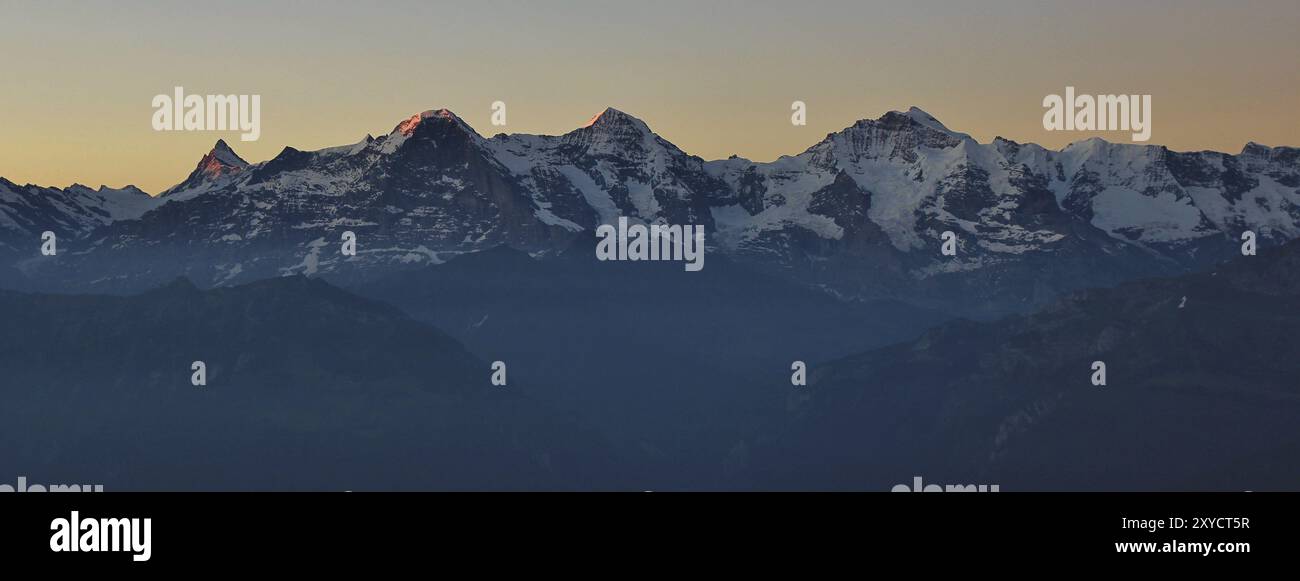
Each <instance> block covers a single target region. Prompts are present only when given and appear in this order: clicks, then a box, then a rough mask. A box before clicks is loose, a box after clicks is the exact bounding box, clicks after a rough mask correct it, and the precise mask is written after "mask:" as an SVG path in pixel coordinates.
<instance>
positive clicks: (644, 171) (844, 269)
mask: <svg viewBox="0 0 1300 581" xmlns="http://www.w3.org/2000/svg"><path fill="white" fill-rule="evenodd" d="M1298 186H1300V150H1298V149H1296V148H1292V147H1266V146H1262V145H1258V144H1255V143H1250V144H1248V145H1247V146H1246V147H1245V148H1243V149H1242V151H1241V152H1240V153H1237V154H1228V153H1219V152H1175V151H1171V150H1169V149H1168V148H1166V147H1164V146H1159V145H1137V144H1125V143H1111V142H1107V141H1105V140H1102V139H1098V138H1091V139H1087V140H1082V141H1078V142H1075V143H1072V144H1070V145H1069V146H1067V147H1065V148H1063V149H1060V150H1048V149H1046V148H1043V147H1041V146H1038V145H1035V144H1032V143H1027V144H1021V143H1017V142H1014V141H1010V140H1007V139H1004V138H997V139H995V140H994V141H993V142H990V143H979V142H978V141H976V140H975V139H974V138H973V137H971V136H970V135H969V134H966V133H962V132H960V131H956V130H953V129H950V128H949V127H948V126H946V125H945V124H944V123H943V122H941V121H939V120H938V119H936V118H935V117H934V116H932V115H930V114H929V113H927V112H925V111H922V110H921V109H918V108H915V107H913V108H910V109H908V110H907V111H891V112H888V113H886V114H884V115H882V116H880V117H879V118H877V119H863V120H860V121H858V122H855V123H854V124H852V125H851V126H849V127H846V128H843V129H841V130H839V131H836V132H832V133H829V134H827V135H826V136H825V138H823V139H822V140H821V141H819V142H818V143H816V144H814V145H812V146H811V147H808V148H807V149H805V150H804V151H802V152H800V153H793V152H792V154H791V155H786V156H782V157H781V158H779V159H777V160H776V161H773V162H755V161H751V160H747V159H744V158H740V157H734V156H733V157H731V158H727V159H722V160H709V161H706V160H704V159H702V158H700V157H698V156H695V155H691V154H690V153H689V152H686V151H683V150H682V149H681V148H679V147H678V146H676V145H675V144H673V143H671V142H670V141H668V140H666V139H664V138H663V137H662V136H660V135H659V134H657V133H656V132H654V131H653V130H652V129H651V128H650V126H649V125H648V124H646V123H645V122H644V121H642V120H641V119H639V118H637V117H635V116H633V115H630V114H628V113H625V112H623V111H620V110H618V109H614V108H607V109H605V110H604V111H602V112H601V113H599V114H597V115H595V116H593V117H592V118H591V119H590V121H588V123H586V124H584V125H583V126H580V127H577V128H575V129H573V130H571V131H569V132H567V133H564V134H561V135H525V134H496V135H493V136H491V137H486V136H484V135H482V134H480V133H479V132H478V131H477V130H476V129H475V128H474V127H472V126H471V125H470V124H469V123H467V122H466V121H465V120H464V119H463V118H461V117H460V116H459V115H457V114H455V113H453V112H451V111H449V110H447V109H436V110H428V111H425V112H423V113H418V114H414V115H411V116H409V117H407V118H404V119H402V120H400V121H399V122H397V123H395V125H394V126H393V128H392V129H391V130H390V131H388V132H387V133H383V132H381V133H380V134H379V136H378V137H375V136H373V135H366V136H365V137H364V138H360V139H358V140H356V141H355V142H352V143H348V144H343V145H338V146H334V147H328V148H325V149H319V150H314V151H304V150H299V149H296V148H294V147H285V148H284V149H282V150H281V151H280V153H279V154H278V155H276V156H275V157H274V158H272V159H270V160H266V161H261V162H257V163H248V162H247V161H246V160H245V159H244V158H243V157H241V156H240V155H239V154H238V153H237V152H236V151H235V147H233V146H231V145H230V144H229V143H228V142H226V141H225V140H220V141H218V142H217V144H216V145H215V146H214V147H213V149H212V150H211V151H210V152H209V153H207V154H206V155H204V156H203V157H202V158H201V159H200V161H199V162H198V163H197V164H196V165H195V167H194V170H193V171H192V172H191V174H190V175H189V176H187V177H186V178H185V179H183V180H182V181H180V182H179V183H178V184H177V185H175V186H173V187H171V188H168V189H167V190H166V191H164V192H163V194H162V195H160V196H157V197H147V196H145V195H144V194H143V193H141V192H140V191H139V190H138V189H134V188H127V189H124V190H121V191H118V190H111V189H108V188H101V189H99V190H91V189H89V188H85V187H82V186H74V187H71V188H67V189H58V188H44V187H40V186H32V185H28V186H18V185H16V184H14V183H12V182H9V181H0V250H3V251H4V252H3V254H4V258H5V262H6V264H7V265H10V266H11V267H12V268H13V269H16V270H17V271H18V272H20V273H21V276H17V277H10V278H11V279H12V280H8V281H7V285H6V286H8V287H10V288H30V289H33V290H45V291H51V292H77V291H90V292H121V291H127V292H135V291H139V290H143V289H146V288H150V287H152V286H156V285H158V284H161V283H163V282H166V281H168V280H170V279H171V278H174V277H176V276H186V277H189V278H191V279H192V280H193V281H194V282H195V283H196V284H198V285H200V286H203V287H208V286H224V285H232V284H239V283H242V282H248V281H252V280H257V279H260V278H267V277H273V276H283V275H288V274H306V275H315V276H326V277H328V278H330V279H332V280H334V281H336V282H340V283H342V284H345V285H346V284H356V283H361V282H363V281H366V280H372V279H373V278H374V277H376V276H382V275H383V274H385V273H387V272H391V271H394V270H408V269H412V268H418V267H420V266H422V265H428V264H439V263H443V262H446V261H447V260H448V259H450V258H452V257H454V256H457V255H461V254H464V253H467V252H475V251H481V250H485V249H489V248H492V247H495V246H499V245H506V246H510V247H513V248H516V249H519V250H522V251H525V252H527V253H529V254H531V255H533V256H535V257H539V258H545V257H547V256H553V255H556V254H557V253H560V252H564V251H566V250H568V249H570V248H571V247H572V246H573V244H574V243H575V241H578V240H579V239H581V238H583V237H584V236H588V235H590V233H591V232H592V231H594V230H595V228H596V226H598V225H600V224H611V223H614V222H615V221H616V220H617V219H618V218H620V217H626V218H628V219H630V220H631V221H633V222H639V223H646V224H649V223H669V224H683V225H685V224H698V225H701V226H703V227H704V228H705V231H706V232H707V240H706V243H707V245H708V246H709V248H710V249H711V251H713V252H721V253H723V254H725V255H729V256H732V257H733V258H734V259H736V260H737V261H739V262H742V263H746V264H748V265H750V266H751V267H753V268H755V269H757V270H760V271H765V272H768V273H769V274H774V275H777V276H781V277H784V278H787V279H791V280H795V281H798V282H799V283H800V284H804V285H807V286H811V287H814V288H820V289H823V290H825V291H827V292H830V293H833V294H835V295H837V296H839V297H841V298H844V299H848V300H859V299H860V300H878V299H902V300H907V301H909V302H913V303H916V304H918V305H921V306H925V307H929V308H939V309H941V310H945V311H948V312H952V313H957V314H964V315H968V316H976V317H984V316H996V315H998V314H1002V313H1006V312H1023V311H1025V310H1027V309H1032V308H1034V307H1036V306H1041V305H1042V304H1045V303H1046V302H1048V301H1050V300H1051V299H1052V298H1054V297H1055V296H1058V295H1059V294H1061V293H1063V292H1068V291H1071V290H1075V289H1079V288H1087V287H1093V286H1106V285H1110V284H1114V283H1116V282H1121V281H1124V280H1129V279H1132V278H1134V277H1136V276H1141V275H1150V274H1161V273H1165V274H1177V273H1182V272H1189V271H1193V270H1198V269H1203V268H1206V267H1208V266H1211V265H1213V264H1214V263H1216V262H1218V261H1220V260H1223V259H1225V258H1228V257H1230V256H1232V255H1234V254H1236V253H1237V251H1238V246H1239V244H1240V237H1241V236H1242V235H1243V234H1244V233H1245V232H1247V231H1250V232H1254V233H1255V234H1256V236H1257V237H1258V239H1259V241H1260V243H1261V244H1262V245H1266V246H1267V245H1275V244H1278V243H1281V242H1284V241H1287V240H1291V239H1294V238H1296V237H1297V236H1298V235H1300V188H1298ZM47 230H48V231H53V232H55V233H56V235H58V236H59V237H60V240H61V242H60V244H61V248H62V249H63V250H64V251H65V253H64V255H63V256H60V257H58V258H57V259H51V258H53V257H41V256H33V252H34V248H35V246H34V245H35V244H36V243H38V242H39V238H38V237H39V235H40V233H42V232H45V231H47ZM348 231H350V232H354V233H355V234H356V235H357V237H358V241H359V249H360V250H359V252H358V254H357V256H343V255H341V254H340V253H339V252H338V248H337V246H338V243H339V239H340V237H341V236H342V235H343V233H344V232H348ZM945 232H951V233H953V234H954V235H955V241H956V245H957V253H956V255H955V256H949V255H944V254H943V253H942V252H941V245H942V237H943V236H944V233H945Z"/></svg>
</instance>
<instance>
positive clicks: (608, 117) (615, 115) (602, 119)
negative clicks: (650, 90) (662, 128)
mask: <svg viewBox="0 0 1300 581" xmlns="http://www.w3.org/2000/svg"><path fill="white" fill-rule="evenodd" d="M626 125H632V126H637V127H642V128H645V129H647V130H648V129H649V126H647V125H646V124H645V122H644V121H642V120H640V119H637V118H636V117H634V116H632V115H628V114H627V113H624V112H622V111H619V110H618V109H615V108H613V107H606V108H605V110H604V111H601V112H600V113H597V114H596V115H595V116H593V117H592V118H591V119H590V120H589V121H587V124H586V125H583V127H584V128H586V127H615V126H626Z"/></svg>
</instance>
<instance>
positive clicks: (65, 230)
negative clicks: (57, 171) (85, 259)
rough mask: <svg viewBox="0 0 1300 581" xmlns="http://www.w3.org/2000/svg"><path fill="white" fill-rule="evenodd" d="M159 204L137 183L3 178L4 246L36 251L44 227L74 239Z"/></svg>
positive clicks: (0, 215)
mask: <svg viewBox="0 0 1300 581" xmlns="http://www.w3.org/2000/svg"><path fill="white" fill-rule="evenodd" d="M155 206H157V201H156V200H155V199H154V198H151V197H150V196H149V195H148V194H146V193H144V192H143V191H141V190H140V189H139V188H137V187H135V186H126V187H124V188H121V189H114V188H110V187H107V186H99V189H91V188H88V187H86V186H83V185H81V184H73V185H71V186H68V187H67V188H48V187H41V186H35V185H31V184H27V185H25V186H20V185H18V184H15V183H13V182H11V181H9V180H6V179H4V178H0V251H12V252H17V253H19V254H20V255H33V256H34V255H37V254H38V253H39V248H40V235H41V233H42V232H45V231H51V232H54V233H55V234H56V235H57V236H58V237H59V238H60V239H73V238H76V237H78V236H83V235H85V234H87V233H89V232H90V231H92V230H94V229H96V228H99V227H101V226H104V225H106V224H110V223H113V222H116V221H121V220H132V219H135V218H139V217H140V216H141V215H143V214H144V213H145V212H147V211H149V210H150V209H153V208H154V207H155Z"/></svg>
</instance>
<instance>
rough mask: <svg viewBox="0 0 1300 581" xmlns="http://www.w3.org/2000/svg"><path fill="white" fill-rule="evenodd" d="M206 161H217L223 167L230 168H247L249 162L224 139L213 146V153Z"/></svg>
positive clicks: (209, 153) (211, 152) (210, 153)
mask: <svg viewBox="0 0 1300 581" xmlns="http://www.w3.org/2000/svg"><path fill="white" fill-rule="evenodd" d="M205 159H211V160H215V161H217V162H219V163H221V164H223V165H227V166H230V167H238V168H242V167H247V166H248V162H246V161H244V160H243V158H241V157H239V155H238V154H236V153H235V150H233V149H231V148H230V145H228V144H227V143H226V140H224V139H218V140H217V143H216V145H213V146H212V151H209V152H208V155H207V157H206V158H205Z"/></svg>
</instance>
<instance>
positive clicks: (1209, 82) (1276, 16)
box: [0, 0, 1300, 192]
mask: <svg viewBox="0 0 1300 581" xmlns="http://www.w3.org/2000/svg"><path fill="white" fill-rule="evenodd" d="M1053 4H1055V5H1053ZM22 5H23V9H22V10H14V11H11V12H12V14H10V22H11V23H12V24H13V25H14V26H13V27H12V28H11V30H10V32H9V34H6V35H5V36H4V37H2V38H0V51H3V52H4V53H5V54H14V55H23V57H24V58H13V59H6V60H5V61H4V62H3V63H0V73H4V74H5V77H6V78H8V79H10V80H11V81H12V82H11V83H9V92H8V93H7V95H6V98H5V106H4V107H3V108H0V128H3V129H4V134H5V137H6V139H4V140H2V141H0V175H4V176H5V177H7V178H9V179H10V180H13V181H15V182H18V183H35V184H42V185H57V186H65V185H68V184H71V183H83V184H89V185H96V186H97V185H98V184H108V185H110V186H113V187H122V186H124V185H126V184H128V183H134V184H136V185H137V186H139V187H141V188H143V189H144V190H146V191H149V192H158V191H161V190H163V189H165V188H167V187H169V186H171V185H174V184H175V183H176V180H177V177H178V176H179V175H181V174H183V173H184V171H185V170H188V169H189V168H190V167H192V166H193V163H194V159H195V156H196V154H198V153H201V152H202V151H207V150H208V148H209V147H210V146H211V144H212V142H213V141H215V140H216V138H218V137H220V138H224V139H226V140H227V141H228V142H230V143H231V144H232V145H234V146H235V147H236V148H237V149H238V151H239V153H240V155H241V156H243V157H244V158H245V159H248V160H250V161H251V160H260V159H269V158H271V157H273V156H274V155H275V154H276V153H277V152H278V151H279V149H280V148H281V147H283V146H284V145H293V146H294V147H297V148H300V149H304V150H309V149H319V148H322V147H327V146H330V145H334V144H339V143H347V142H350V141H355V140H356V139H358V138H359V136H360V135H363V134H364V133H365V132H366V131H375V130H383V129H386V128H387V127H388V126H390V125H389V123H390V122H391V120H392V119H395V118H398V117H400V116H402V115H404V114H405V115H410V114H411V113H413V112H417V111H420V110H423V109H426V108H429V106H430V105H436V106H438V107H447V108H449V109H451V110H453V111H456V112H457V114H459V115H461V116H463V117H464V118H465V119H467V120H468V121H469V122H470V123H471V124H472V125H474V126H475V127H476V128H478V129H479V130H480V131H484V132H487V131H491V132H493V133H495V132H496V131H497V130H496V129H490V128H489V118H490V116H491V114H492V110H491V104H492V103H493V102H495V101H502V102H504V103H505V104H506V105H507V106H508V108H509V116H508V123H507V125H506V126H505V127H502V128H501V129H500V130H501V131H508V132H511V133H533V134H548V133H550V134H553V133H563V132H565V131H567V130H569V129H570V128H572V127H575V126H578V125H580V124H581V123H583V122H584V121H586V120H587V119H588V118H589V117H590V116H591V115H592V114H593V113H595V112H596V111H599V110H600V109H601V108H602V107H603V106H606V105H614V106H616V107H618V108H619V109H622V110H624V111H628V112H631V113H635V114H636V115H637V116H639V117H641V118H642V119H645V120H646V121H647V122H649V123H650V125H651V126H652V127H654V128H655V130H656V132H658V133H659V134H661V135H663V136H665V137H666V138H667V139H669V140H670V141H672V142H674V143H676V144H678V145H679V146H680V147H682V149H684V150H686V151H690V152H691V153H694V154H697V155H700V156H702V157H704V158H706V159H715V158H725V157H727V156H729V155H731V154H733V153H734V154H738V155H741V156H743V157H747V158H750V159H754V160H760V161H771V160H774V159H776V158H777V157H779V156H780V155H782V154H787V153H790V152H791V151H793V150H801V149H803V148H805V147H807V146H809V145H811V144H812V143H814V142H816V141H817V140H818V139H820V137H821V136H823V135H825V134H826V133H828V132H832V131H837V130H839V129H841V128H843V127H845V126H847V125H849V124H851V123H852V122H853V121H854V120H856V119H859V118H861V117H863V116H864V115H866V114H870V115H871V116H873V117H874V116H876V115H878V113H879V112H883V111H888V110H891V109H898V110H906V109H907V108H908V107H909V106H912V105H916V106H919V107H921V108H922V109H924V110H926V111H928V112H930V113H931V114H933V115H935V116H936V117H938V118H940V119H943V120H944V122H945V123H947V124H948V125H949V126H950V127H959V128H961V130H962V131H965V132H967V133H970V134H971V135H972V136H974V137H976V138H977V139H978V140H980V141H982V142H988V141H991V140H992V139H993V138H994V137H996V136H998V135H1002V136H1004V137H1007V138H1009V139H1014V140H1016V141H1024V142H1034V143H1040V144H1042V145H1044V146H1045V147H1048V148H1051V149H1058V148H1060V147H1063V146H1064V145H1066V144H1067V143H1069V142H1071V141H1078V140H1081V139H1086V138H1088V137H1091V136H1093V135H1100V136H1103V137H1108V138H1119V137H1122V138H1127V137H1126V136H1124V134H1120V133H1112V134H1091V133H1069V132H1046V131H1044V130H1043V128H1042V125H1041V120H1042V116H1043V109H1042V107H1041V102H1042V99H1043V97H1044V96H1046V95H1049V94H1060V93H1061V92H1062V91H1063V90H1064V89H1065V87H1066V86H1074V87H1076V88H1077V89H1078V90H1079V91H1080V92H1081V93H1088V94H1098V93H1105V94H1149V95H1152V98H1153V101H1152V102H1153V107H1154V110H1155V115H1154V121H1155V125H1154V130H1153V133H1152V142H1153V143H1162V144H1165V145H1168V146H1170V147H1171V148H1173V149H1175V150H1181V151H1198V150H1203V149H1210V150H1218V151H1227V152H1236V151H1239V150H1240V149H1241V147H1242V146H1243V145H1244V144H1245V143H1246V142H1247V141H1250V140H1254V141H1256V142H1259V143H1264V144H1268V145H1300V114H1298V112H1297V110H1296V107H1295V100H1294V96H1295V95H1296V94H1298V93H1300V78H1298V77H1297V76H1296V75H1294V74H1289V72H1290V71H1291V70H1292V69H1293V68H1294V63H1295V62H1296V61H1297V60H1300V47H1298V46H1297V44H1296V43H1295V41H1294V38H1293V36H1294V35H1293V31H1295V30H1296V29H1297V28H1300V15H1298V14H1297V12H1296V11H1295V10H1294V2H1290V1H1288V0H1252V1H1250V2H1248V3H1246V4H1245V5H1233V4H1227V3H1215V2H1212V1H1210V0H1191V1H1190V2H1188V1H1183V2H1171V1H1164V0H1162V1H1155V2H1144V3H1141V4H1140V5H1134V4H1133V3H1131V2H1122V1H1120V0H1104V1H1102V2H1096V3H1091V4H1087V5H1082V4H1078V3H1040V2H1023V1H1020V0H996V1H993V2H981V3H978V4H963V3H950V2H917V3H886V2H857V1H848V0H819V1H816V2H812V3H810V4H809V5H807V6H792V5H790V4H788V3H786V2H780V1H777V0H758V1H748V2H734V1H727V0H719V1H715V2H707V3H700V2H686V1H684V0H683V1H668V2H663V3H657V4H654V5H639V4H635V3H620V4H619V5H615V6H611V5H609V4H608V3H605V2H595V1H582V0H579V1H576V2H574V3H572V4H566V5H565V6H564V7H561V8H555V7H547V6H533V5H529V4H526V3H525V4H521V3H518V2H508V1H503V0H489V1H484V2H439V3H434V4H430V3H428V2H418V1H414V0H396V1H393V2H385V3H383V4H382V5H378V6H369V7H367V8H366V9H365V10H356V9H355V7H354V6H350V5H347V4H346V3H333V2H324V3H316V4H315V5H312V6H310V7H306V6H303V5H300V4H295V3H276V4H275V5H270V6H268V5H266V3H263V2H252V1H245V0H234V1H232V2H228V3H225V4H223V5H222V8H221V9H220V13H221V14H222V15H224V16H226V17H234V16H235V15H238V16H239V18H238V22H239V24H238V25H235V24H228V22H229V20H228V19H227V18H217V17H213V18H210V19H196V18H195V13H194V9H192V8H190V7H188V6H184V5H166V6H158V5H156V4H155V3H139V2H126V3H118V4H92V5H89V6H79V7H78V9H77V10H67V9H64V8H62V7H60V6H58V5H57V4H55V5H50V4H46V3H39V2H26V3H22ZM200 10H201V11H203V13H204V14H209V15H210V16H215V14H214V13H213V12H212V11H213V10H214V9H212V8H209V7H202V8H200ZM1171 15H1176V18H1171V17H1170V16H1171ZM948 22H960V23H964V25H963V26H951V27H945V26H943V23H948ZM50 31H76V33H75V34H68V35H66V36H64V37H61V38H60V42H58V43H54V44H53V45H50V43H49V42H48V40H49V38H50V37H51V34H52V33H51V32H50ZM721 31H725V34H720V32H721ZM917 31H924V33H923V34H918V33H917ZM216 63H221V64H220V65H217V64H216ZM52 71H58V73H57V74H54V73H52ZM176 86H181V87H184V88H185V90H186V92H187V93H193V94H222V95H228V94H256V95H261V96H262V108H263V109H262V117H263V118H262V125H263V131H262V133H261V139H260V140H258V141H255V142H246V143H242V144H240V143H235V141H236V140H237V139H238V133H237V132H228V133H221V134H213V133H207V132H157V131H153V130H152V128H151V127H150V124H149V121H150V115H151V113H152V110H151V108H150V99H151V98H152V97H153V96H154V95H158V94H170V93H171V91H172V90H173V88H174V87H176ZM793 101H803V102H805V103H807V105H808V108H809V109H808V111H809V114H808V125H807V126H804V127H795V126H792V125H791V124H790V122H789V118H790V113H791V111H790V104H791V103H792V102H793ZM358 129H360V131H359V132H358ZM70 162H75V163H70Z"/></svg>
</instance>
